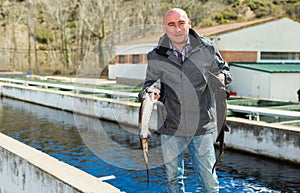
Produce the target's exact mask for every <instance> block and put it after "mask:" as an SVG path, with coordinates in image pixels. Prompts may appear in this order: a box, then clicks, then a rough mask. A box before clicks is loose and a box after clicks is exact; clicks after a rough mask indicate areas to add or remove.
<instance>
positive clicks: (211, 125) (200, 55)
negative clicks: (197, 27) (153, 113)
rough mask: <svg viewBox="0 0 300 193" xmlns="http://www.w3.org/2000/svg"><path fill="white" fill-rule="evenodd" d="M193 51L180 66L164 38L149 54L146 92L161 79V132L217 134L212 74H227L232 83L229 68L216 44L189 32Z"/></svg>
mask: <svg viewBox="0 0 300 193" xmlns="http://www.w3.org/2000/svg"><path fill="white" fill-rule="evenodd" d="M189 39H190V48H189V51H188V52H187V53H186V56H185V60H184V62H183V63H182V64H181V63H180V62H179V60H178V58H177V57H176V55H175V54H174V53H173V50H172V49H170V40H169V38H168V37H167V35H166V34H165V35H163V36H162V37H161V38H160V40H159V44H158V46H157V47H156V48H155V49H153V50H152V51H150V52H149V53H148V55H147V57H148V67H147V72H146V80H145V83H144V89H145V88H146V87H148V86H150V85H151V84H152V83H153V82H154V81H156V80H158V79H160V80H161V83H162V85H161V94H160V95H161V96H160V99H159V100H160V101H161V102H162V103H163V106H161V105H159V106H158V108H157V112H158V133H160V134H166V135H175V136H184V137H189V136H194V135H202V134H207V133H211V132H214V131H215V130H216V129H217V126H216V108H215V105H214V104H215V103H214V98H213V97H212V93H211V89H210V86H209V76H210V75H209V74H210V73H209V72H211V73H213V74H214V75H218V74H219V73H223V74H225V82H226V84H228V83H229V82H230V81H231V77H230V74H229V67H228V65H227V64H226V62H225V61H224V60H223V59H222V57H221V55H220V53H219V52H218V50H217V49H216V47H215V45H214V44H213V43H212V42H210V41H208V40H206V39H204V38H203V37H202V36H200V35H198V34H197V33H196V32H195V31H194V30H192V29H190V31H189Z"/></svg>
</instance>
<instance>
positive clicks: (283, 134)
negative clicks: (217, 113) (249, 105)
mask: <svg viewBox="0 0 300 193" xmlns="http://www.w3.org/2000/svg"><path fill="white" fill-rule="evenodd" d="M228 124H229V126H230V127H231V129H230V132H229V133H226V135H225V143H226V145H227V146H228V147H231V148H235V149H239V150H243V151H248V152H251V153H255V154H259V155H265V156H268V157H273V158H276V159H281V160H288V161H291V162H295V163H300V132H299V127H298V128H296V127H290V126H283V125H276V124H268V123H263V122H257V121H249V120H246V119H241V118H233V117H230V118H228Z"/></svg>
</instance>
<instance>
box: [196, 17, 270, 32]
mask: <svg viewBox="0 0 300 193" xmlns="http://www.w3.org/2000/svg"><path fill="white" fill-rule="evenodd" d="M274 19H276V18H274V17H267V18H262V19H256V20H251V21H245V22H239V23H230V24H222V25H216V26H211V27H204V28H196V29H195V30H196V31H197V32H198V33H199V34H202V35H204V36H213V35H217V34H222V33H226V32H229V31H233V30H237V29H241V28H244V27H249V26H252V25H257V24H261V23H264V22H267V21H270V20H274Z"/></svg>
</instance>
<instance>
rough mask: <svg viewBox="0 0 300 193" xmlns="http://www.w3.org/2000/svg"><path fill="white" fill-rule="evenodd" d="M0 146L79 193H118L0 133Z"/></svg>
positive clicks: (111, 187) (76, 169) (115, 189)
mask: <svg viewBox="0 0 300 193" xmlns="http://www.w3.org/2000/svg"><path fill="white" fill-rule="evenodd" d="M0 146H1V147H2V148H4V149H6V150H7V151H9V152H11V153H13V154H15V155H17V156H19V157H20V158H22V159H24V160H26V161H28V162H29V163H31V164H33V165H34V166H36V167H38V168H40V169H42V170H43V171H45V172H46V173H48V174H50V175H52V176H54V177H55V178H57V179H58V180H59V181H63V182H65V183H67V184H69V185H70V186H72V187H74V188H75V189H78V190H79V191H80V192H87V193H88V192H94V193H96V192H99V193H100V192H101V193H119V192H121V191H120V190H119V189H117V188H116V187H114V186H112V185H110V184H108V183H106V182H102V181H100V180H99V179H97V178H96V177H94V176H92V175H90V174H88V173H86V172H84V171H81V170H80V169H78V168H75V167H73V166H71V165H68V164H66V163H64V162H61V161H59V160H58V159H56V158H53V157H51V156H49V155H47V154H46V153H43V152H41V151H39V150H37V149H34V148H32V147H30V146H28V145H26V144H23V143H22V142H19V141H17V140H15V139H13V138H11V137H9V136H6V135H4V134H3V133H1V132H0Z"/></svg>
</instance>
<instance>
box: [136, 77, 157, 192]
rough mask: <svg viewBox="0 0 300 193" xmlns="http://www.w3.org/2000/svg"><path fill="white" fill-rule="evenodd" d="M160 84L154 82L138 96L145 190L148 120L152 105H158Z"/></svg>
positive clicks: (148, 169) (147, 163) (148, 174)
mask: <svg viewBox="0 0 300 193" xmlns="http://www.w3.org/2000/svg"><path fill="white" fill-rule="evenodd" d="M160 88H161V83H160V79H158V80H157V81H156V82H154V83H153V84H152V85H151V86H150V87H147V88H146V89H144V90H143V91H142V92H141V93H140V94H139V98H140V100H142V102H141V106H140V109H139V132H140V142H141V146H142V150H143V156H144V161H145V166H146V171H147V188H148V186H149V178H150V168H149V154H148V139H149V137H150V135H151V131H150V129H149V123H150V118H151V115H152V111H153V109H154V105H155V104H157V103H158V98H159V94H160Z"/></svg>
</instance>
